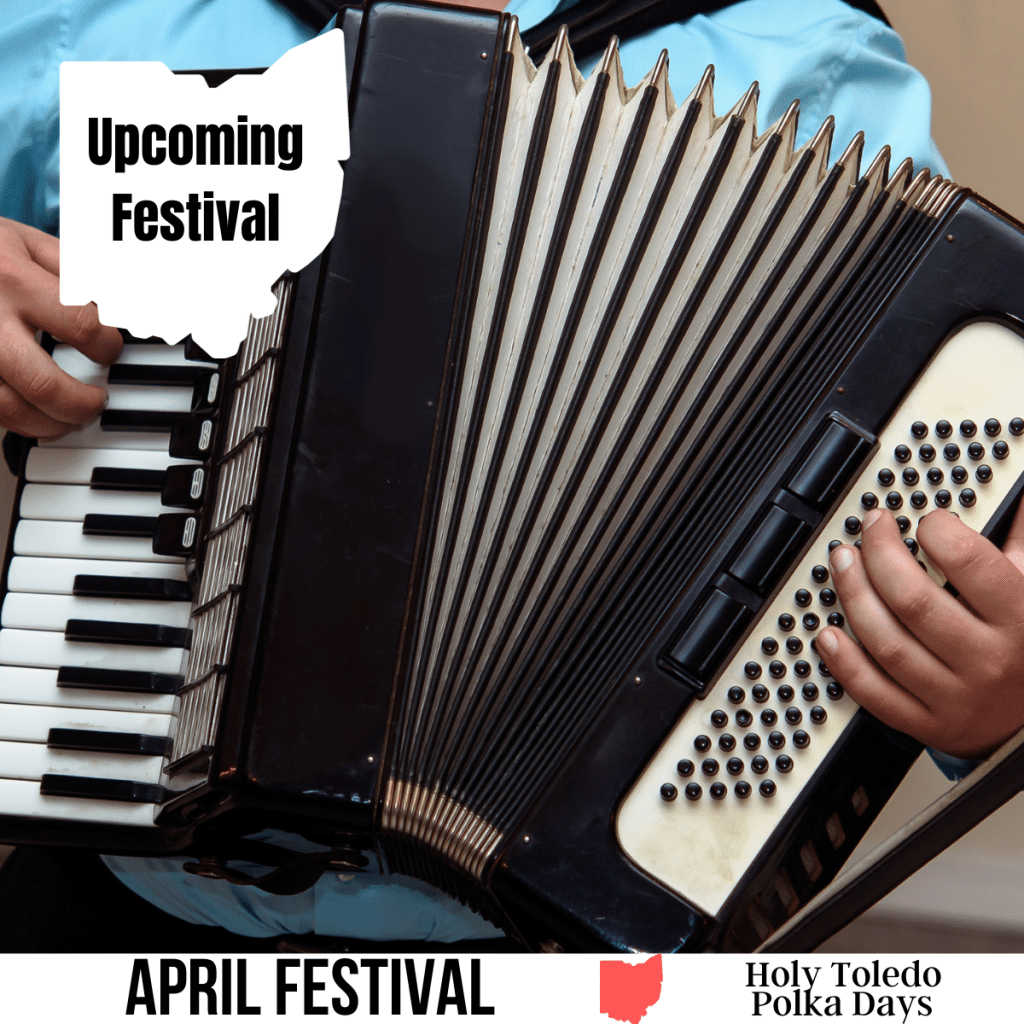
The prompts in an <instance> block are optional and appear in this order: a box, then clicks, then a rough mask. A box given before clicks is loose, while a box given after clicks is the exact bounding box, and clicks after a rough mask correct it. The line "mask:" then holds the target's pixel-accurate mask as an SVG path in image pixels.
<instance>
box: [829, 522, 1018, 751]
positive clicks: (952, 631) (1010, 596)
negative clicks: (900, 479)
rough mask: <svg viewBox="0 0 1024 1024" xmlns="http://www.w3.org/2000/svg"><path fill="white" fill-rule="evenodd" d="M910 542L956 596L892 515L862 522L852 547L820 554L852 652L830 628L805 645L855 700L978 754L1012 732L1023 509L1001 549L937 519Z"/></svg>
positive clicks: (911, 729)
mask: <svg viewBox="0 0 1024 1024" xmlns="http://www.w3.org/2000/svg"><path fill="white" fill-rule="evenodd" d="M917 541H918V543H919V544H920V545H921V547H922V548H923V549H924V551H925V552H926V554H927V555H928V557H929V559H930V560H931V562H932V564H933V565H934V566H935V567H936V568H937V569H938V570H939V571H940V572H941V573H942V574H943V575H944V576H945V577H946V578H947V579H948V580H949V581H950V583H951V584H952V585H953V586H954V587H955V588H956V589H957V591H958V592H959V595H960V597H959V600H958V599H957V598H955V597H954V596H953V595H952V594H951V593H950V592H949V591H947V590H945V589H944V588H942V587H940V586H939V585H938V584H937V583H936V582H935V581H934V580H933V579H932V578H931V577H930V576H928V574H927V573H925V572H923V571H922V569H921V566H920V565H919V564H918V562H917V560H916V559H915V558H914V556H913V555H912V554H911V553H910V551H909V550H908V549H907V547H906V545H905V544H904V543H903V538H902V537H901V536H900V531H899V527H898V526H897V525H896V521H895V519H894V518H893V517H892V515H891V514H889V513H888V512H883V511H880V510H877V509H876V510H873V511H871V512H869V513H868V514H867V515H866V516H865V517H864V523H863V533H862V540H861V548H860V550H858V549H856V548H854V547H851V546H847V545H843V546H841V547H838V548H836V549H835V550H834V551H833V552H832V556H831V564H832V578H833V580H834V583H835V589H836V591H837V592H838V594H839V598H840V600H841V601H842V603H843V610H844V612H845V614H846V617H847V619H848V620H849V622H850V625H851V626H852V627H853V631H854V633H855V634H856V636H857V639H858V640H859V641H860V645H863V646H860V645H858V643H856V642H855V641H854V640H852V639H851V638H850V637H849V636H848V635H847V634H845V633H844V632H843V631H842V630H841V629H837V628H834V627H832V628H828V629H824V630H822V631H821V633H819V634H818V638H817V648H818V652H819V653H820V655H821V656H822V658H823V659H824V661H825V664H826V665H827V666H828V669H829V671H830V672H831V673H832V676H833V677H834V678H835V679H836V680H837V681H838V682H840V683H841V684H842V685H843V686H844V687H845V688H846V690H847V691H848V692H849V693H850V696H851V697H853V699H854V700H855V701H857V703H858V704H860V705H861V706H862V707H864V708H866V709H867V710H868V711H870V712H871V713H872V714H873V715H875V716H876V717H877V718H879V719H880V720H881V721H883V722H885V723H886V724H887V725H891V726H893V727H894V728H896V729H899V730H900V731H902V732H906V733H909V734H910V735H911V736H913V737H915V738H916V739H918V740H921V741H922V742H923V743H926V744H927V745H929V746H931V747H934V748H936V749H937V750H941V751H943V752H945V753H947V754H954V755H956V756H959V757H983V756H986V755H987V754H989V753H991V752H992V751H993V750H994V749H995V748H996V747H998V746H999V745H1000V744H1001V743H1002V742H1003V741H1005V740H1006V739H1008V738H1009V737H1010V736H1012V735H1013V734H1014V733H1015V732H1016V731H1017V730H1018V729H1020V728H1021V726H1022V725H1024V505H1022V508H1021V510H1018V512H1017V515H1016V518H1015V519H1014V523H1013V526H1012V527H1011V529H1010V534H1009V537H1008V539H1007V541H1006V545H1005V547H1004V549H1003V551H1000V550H999V549H998V548H997V547H995V545H993V544H992V543H991V542H990V541H988V540H986V539H985V538H983V537H981V536H980V535H979V534H977V533H975V532H974V531H973V530H971V529H969V528H968V527H967V526H965V525H964V524H963V523H962V522H960V520H959V519H958V518H957V517H956V516H954V515H951V514H950V513H948V512H944V511H935V512H932V513H930V514H929V515H927V516H925V517H924V519H923V520H922V521H921V523H920V525H919V527H918V530H917Z"/></svg>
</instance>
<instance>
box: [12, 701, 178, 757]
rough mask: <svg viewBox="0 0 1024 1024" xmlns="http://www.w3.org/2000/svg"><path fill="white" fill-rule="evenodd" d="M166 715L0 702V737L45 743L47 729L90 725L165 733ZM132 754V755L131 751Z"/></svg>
mask: <svg viewBox="0 0 1024 1024" xmlns="http://www.w3.org/2000/svg"><path fill="white" fill-rule="evenodd" d="M172 722H173V720H172V718H171V716H170V715H153V714H146V713H143V714H139V713H137V712H134V711H109V710H103V709H94V708H46V707H39V706H38V705H34V704H0V740H12V741H17V742H19V743H46V736H47V733H48V732H49V731H50V730H51V729H91V730H94V731H95V730H98V731H100V732H130V733H141V734H142V735H143V736H168V735H170V732H171V725H172ZM133 756H134V755H133Z"/></svg>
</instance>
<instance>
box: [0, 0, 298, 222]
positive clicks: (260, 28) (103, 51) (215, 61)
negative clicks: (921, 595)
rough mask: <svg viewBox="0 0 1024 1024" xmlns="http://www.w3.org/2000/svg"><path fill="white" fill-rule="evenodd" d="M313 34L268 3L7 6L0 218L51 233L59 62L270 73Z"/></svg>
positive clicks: (29, 0) (1, 43)
mask: <svg viewBox="0 0 1024 1024" xmlns="http://www.w3.org/2000/svg"><path fill="white" fill-rule="evenodd" d="M315 34H316V33H315V32H314V31H313V30H312V29H311V28H310V27H309V26H307V25H306V24H304V23H303V22H301V21H299V20H298V19H297V18H295V17H293V16H292V15H291V14H289V13H288V12H287V11H286V10H285V9H284V8H283V7H280V6H278V5H277V4H275V3H273V2H272V0H206V2H204V3H191V2H187V0H169V2H168V0H57V2H54V0H42V2H39V0H4V3H3V4H0V83H2V88H0V216H4V217H11V218H12V219H14V220H19V221H22V222H23V223H26V224H31V225H33V226H34V227H38V228H41V229H43V230H44V231H49V232H51V233H53V234H56V233H57V229H58V226H59V212H60V146H59V143H60V65H61V62H62V61H66V60H158V61H163V63H164V64H166V65H167V66H168V67H169V68H171V70H173V71H178V70H187V69H198V68H252V67H267V66H268V65H270V64H272V63H273V62H274V61H275V60H277V58H278V57H280V56H281V55H282V54H283V53H284V52H285V51H286V50H289V49H291V47H293V46H297V45H298V44H299V43H302V42H305V40H307V39H309V38H311V37H312V36H313V35H315Z"/></svg>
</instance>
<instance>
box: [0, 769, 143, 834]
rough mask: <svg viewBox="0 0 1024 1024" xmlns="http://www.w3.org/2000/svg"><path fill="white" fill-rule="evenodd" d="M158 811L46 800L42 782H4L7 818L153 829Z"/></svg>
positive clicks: (1, 803)
mask: <svg viewBox="0 0 1024 1024" xmlns="http://www.w3.org/2000/svg"><path fill="white" fill-rule="evenodd" d="M158 809H159V808H158V807H157V806H156V805H154V804H142V803H139V804H135V803H128V802H126V801H123V800H85V799H76V798H74V797H68V796H43V795H42V793H40V792H39V783H38V782H25V781H23V780H21V779H0V812H2V813H4V814H21V815H24V816H25V817H28V818H57V819H61V820H69V821H91V822H98V823H110V824H115V825H136V826H143V827H146V826H148V827H152V826H153V818H154V815H155V814H156V812H157V810H158Z"/></svg>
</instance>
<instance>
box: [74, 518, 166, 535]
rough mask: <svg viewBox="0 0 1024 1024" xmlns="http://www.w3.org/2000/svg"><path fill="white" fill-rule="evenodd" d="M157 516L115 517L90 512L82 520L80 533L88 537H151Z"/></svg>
mask: <svg viewBox="0 0 1024 1024" xmlns="http://www.w3.org/2000/svg"><path fill="white" fill-rule="evenodd" d="M156 526H157V516H117V515H101V514H99V513H95V512H92V513H90V514H89V515H87V516H86V517H85V518H84V519H83V520H82V533H84V534H86V535H87V536H90V537H152V536H153V534H154V532H155V531H156Z"/></svg>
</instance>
